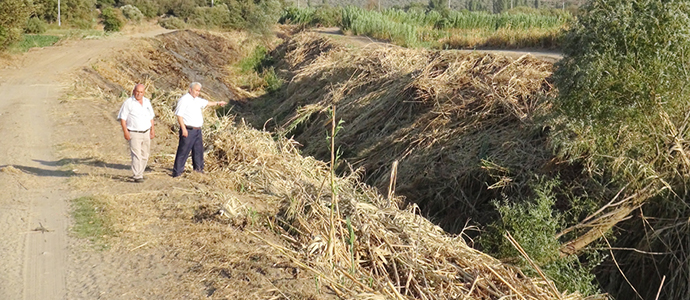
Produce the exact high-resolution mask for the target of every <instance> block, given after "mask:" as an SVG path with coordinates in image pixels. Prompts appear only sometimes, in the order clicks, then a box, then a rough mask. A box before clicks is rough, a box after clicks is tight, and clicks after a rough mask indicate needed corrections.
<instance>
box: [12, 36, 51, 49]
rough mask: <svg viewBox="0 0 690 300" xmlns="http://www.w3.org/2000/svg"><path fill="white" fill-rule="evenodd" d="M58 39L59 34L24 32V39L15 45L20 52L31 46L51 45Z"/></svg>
mask: <svg viewBox="0 0 690 300" xmlns="http://www.w3.org/2000/svg"><path fill="white" fill-rule="evenodd" d="M59 40H60V37H59V36H55V35H45V34H25V35H24V39H23V40H22V41H21V42H19V43H18V44H17V45H16V48H17V50H18V51H20V52H26V51H29V49H31V48H36V47H48V46H52V45H54V44H55V43H57V42H58V41H59Z"/></svg>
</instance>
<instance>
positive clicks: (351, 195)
mask: <svg viewBox="0 0 690 300" xmlns="http://www.w3.org/2000/svg"><path fill="white" fill-rule="evenodd" d="M341 51H342V50H341ZM380 51H383V52H382V53H381V54H380V56H378V57H379V58H380V60H378V61H377V63H378V65H369V66H368V67H367V68H370V69H369V72H377V70H389V71H388V73H384V74H381V77H382V78H383V79H381V80H390V78H389V79H386V74H391V73H395V72H398V74H400V75H404V76H410V74H409V72H414V70H415V66H419V65H420V64H422V63H423V61H424V60H425V58H424V55H418V54H415V53H414V52H409V53H405V54H406V55H407V56H406V59H405V61H404V62H402V61H396V60H394V59H390V60H387V59H385V56H386V55H385V54H386V53H385V51H392V50H380ZM343 53H346V52H343ZM157 56H158V55H156V54H153V55H152V57H157ZM392 57H399V56H392ZM443 57H444V56H443V55H440V56H437V57H436V60H434V61H440V62H443V61H447V60H443V59H442V58H443ZM352 59H359V61H360V62H361V63H362V65H364V62H363V61H364V58H361V57H359V58H358V57H356V56H354V55H353V56H352ZM118 61H119V62H118ZM111 63H112V66H113V70H116V71H113V72H111V73H107V74H106V73H99V74H100V76H97V77H93V76H91V77H89V78H91V80H93V81H92V82H91V84H93V85H95V86H102V84H103V82H110V83H113V82H118V84H119V83H121V84H130V83H132V82H134V81H137V80H138V79H136V78H134V77H128V76H131V75H126V74H127V73H126V72H124V71H123V70H125V69H124V68H123V66H120V64H124V62H123V61H121V60H119V59H117V58H116V59H115V60H113V61H111ZM474 63H475V64H477V63H479V64H481V63H482V60H481V59H476V60H474ZM484 63H485V64H488V62H484ZM142 65H143V66H149V67H148V68H150V69H152V68H153V67H150V66H151V65H145V64H140V65H139V66H142ZM490 66H491V65H490V64H488V65H487V67H490ZM504 67H505V66H504ZM132 68H133V70H135V71H132V74H134V73H143V72H147V71H148V70H150V69H146V68H144V69H138V67H137V66H136V65H132ZM505 69H506V70H507V69H510V67H509V65H508V67H505ZM334 70H335V71H336V72H338V71H339V70H341V69H338V68H334ZM401 70H409V72H408V73H406V72H403V71H401ZM424 70H425V71H424V72H427V73H429V74H435V75H434V76H435V77H439V76H445V75H443V74H444V73H445V70H446V69H443V68H441V69H439V68H434V67H429V68H426V69H424ZM320 72H322V73H325V72H327V70H321V71H320ZM171 74H177V73H171ZM494 74H497V75H496V76H494V77H496V78H500V77H501V76H499V75H500V74H501V72H497V73H494ZM508 74H510V72H506V75H503V76H509V75H508ZM449 77H451V78H452V76H449ZM170 80H172V79H170V78H167V79H163V78H159V81H164V82H169V81H170ZM296 80H300V79H299V78H298V79H296ZM361 80H364V81H366V80H365V79H361ZM372 80H376V79H372ZM512 80H513V81H515V82H520V80H517V79H512ZM354 82H361V81H354ZM391 84H396V86H398V85H399V83H395V82H394V81H391ZM429 84H430V85H424V84H422V82H421V81H416V84H412V82H408V83H406V84H405V86H404V87H405V89H404V90H405V91H406V93H412V94H415V95H419V96H418V99H419V100H418V102H420V103H419V104H418V105H419V107H427V106H431V108H433V110H432V111H434V112H443V111H444V110H443V109H441V107H442V106H443V104H444V103H442V101H434V100H429V99H426V98H424V96H423V95H426V94H425V92H424V91H428V90H431V89H440V90H442V91H446V93H449V92H448V91H447V90H448V89H449V88H448V86H445V87H444V86H441V85H435V84H433V83H429ZM152 85H154V84H152ZM431 85H433V86H431ZM448 85H450V84H448ZM518 85H519V84H515V85H513V86H518ZM156 86H157V85H156ZM365 88H366V87H365V86H361V85H343V87H342V88H341V89H334V90H333V91H332V93H331V94H330V95H329V97H331V98H330V99H346V98H343V97H342V95H345V94H346V93H345V92H344V91H346V90H348V89H350V90H352V89H365ZM487 89H492V90H493V89H497V88H496V87H487ZM181 92H182V91H181V90H176V91H173V92H169V91H168V92H165V93H162V92H160V90H158V89H156V93H161V94H159V95H160V96H158V97H157V98H156V99H158V100H159V101H154V103H156V102H157V103H159V104H158V105H160V106H159V107H157V109H158V116H159V118H161V119H162V120H163V122H164V123H166V124H167V125H169V126H173V125H172V124H174V118H173V116H172V112H170V111H168V112H165V110H166V109H167V110H169V109H170V106H171V105H172V102H173V101H175V99H176V98H177V96H179V93H181ZM387 93H388V94H390V95H393V94H395V93H394V90H391V91H388V92H387ZM505 93H511V92H510V91H509V90H508V91H505ZM210 94H213V92H212V91H211V92H210ZM368 99H369V100H373V96H370V97H369V98H368ZM384 99H385V98H384ZM453 99H455V100H456V101H461V100H463V99H460V98H453ZM366 100H367V99H366V98H365V99H364V100H363V101H366ZM514 100H515V101H512V102H511V101H507V100H506V101H496V102H495V103H492V104H491V105H493V106H497V107H501V108H502V109H503V110H505V111H506V112H505V113H504V114H507V115H510V114H528V113H529V111H526V110H529V109H530V108H525V105H520V101H523V102H524V100H522V98H519V97H518V98H515V99H514ZM324 101H325V100H324ZM341 101H342V102H340V104H341V106H345V105H344V104H346V103H345V102H344V100H341ZM425 101H427V102H433V103H431V104H429V103H426V102H425ZM347 104H349V105H352V106H355V105H358V104H359V102H356V101H355V102H349V103H347ZM412 105H417V104H412ZM465 105H466V106H468V107H475V109H474V110H473V112H474V114H481V113H482V112H485V113H488V114H490V113H492V110H490V109H487V108H483V107H486V104H478V103H474V102H472V101H467V103H465ZM389 109H391V110H395V109H396V108H395V107H389ZM407 109H410V108H409V107H408V108H406V111H407ZM461 113H462V112H461V111H454V112H453V114H461ZM370 117H371V116H370ZM397 117H402V114H401V115H397ZM470 117H471V116H470ZM475 118H476V119H479V120H482V116H475ZM361 121H362V122H368V121H367V120H365V119H362V120H361ZM206 122H207V126H205V127H206V128H208V129H207V130H206V132H205V134H206V135H205V137H204V139H205V140H206V141H207V142H206V144H207V145H209V146H210V147H208V149H207V150H208V152H209V153H208V160H207V165H208V169H209V171H211V172H209V173H210V174H209V175H204V176H200V177H199V178H198V179H199V180H208V178H212V179H213V181H214V185H216V186H218V185H224V187H227V188H232V189H236V190H240V189H242V190H244V191H248V192H251V193H254V194H256V195H259V194H262V193H263V194H268V195H270V197H274V198H278V199H282V204H281V208H280V212H279V213H278V214H277V215H276V216H275V218H274V220H275V221H276V225H278V226H275V228H272V229H273V230H278V231H281V232H282V234H281V235H280V236H281V237H282V238H283V239H284V240H285V243H283V244H279V243H277V242H272V240H274V239H273V238H267V237H266V236H265V235H261V234H263V233H261V234H260V233H256V238H259V239H262V240H263V241H264V242H265V243H267V244H269V245H271V246H272V247H273V249H274V250H275V251H276V253H279V254H280V255H282V256H284V257H288V258H289V259H290V260H292V262H293V263H294V264H295V265H297V266H299V267H300V268H302V269H305V270H308V271H310V272H312V273H314V274H317V282H318V283H320V284H323V285H324V286H328V287H329V288H330V289H331V290H332V291H333V292H335V293H336V294H337V295H338V296H339V297H341V298H343V299H413V298H417V299H500V298H509V299H582V297H581V296H579V295H578V294H568V293H561V292H558V291H557V290H556V289H555V288H554V287H553V284H552V283H551V282H550V281H549V280H547V279H546V278H536V279H534V278H529V277H527V276H525V275H524V274H522V273H521V272H520V271H519V270H518V269H517V268H514V267H511V266H507V265H504V264H502V263H501V262H500V261H498V260H496V259H494V258H491V257H490V256H488V255H485V254H483V253H481V252H479V251H476V250H474V249H472V248H471V247H469V246H468V245H466V243H465V242H464V240H463V238H462V236H451V235H448V234H446V233H445V232H444V231H443V230H442V229H441V228H439V227H438V226H435V225H433V224H432V223H431V222H430V221H428V220H427V219H425V218H422V217H421V216H420V215H419V210H418V209H417V208H416V206H409V208H408V209H406V210H400V209H398V204H399V203H400V202H401V199H399V198H384V197H382V196H381V195H380V194H379V193H378V192H377V191H376V190H375V189H374V188H372V187H370V186H368V185H365V184H363V183H362V182H361V180H360V177H361V174H360V173H359V172H357V171H353V172H349V175H347V176H343V177H338V178H333V183H332V184H330V183H329V182H330V180H331V179H332V178H331V170H330V166H329V165H328V164H326V163H324V162H322V161H319V160H316V159H314V158H312V157H302V156H301V155H300V153H299V151H298V150H297V148H296V147H295V145H296V142H295V141H293V140H290V139H285V138H275V137H274V136H273V135H272V134H271V133H269V132H266V131H258V130H255V129H253V128H251V127H250V126H249V125H247V124H245V123H244V122H243V121H240V122H237V124H235V123H236V122H235V120H234V119H233V118H232V117H231V116H221V117H217V116H215V115H209V116H207V118H206ZM452 122H455V123H458V122H459V121H458V120H456V117H453V116H452V115H437V116H436V117H435V118H432V119H430V120H428V121H427V123H429V124H428V125H429V126H431V125H433V126H438V127H439V132H440V131H442V130H440V129H443V128H445V127H444V126H442V124H449V123H452ZM477 123H478V121H477V122H474V123H472V124H477ZM368 124H369V125H372V124H371V123H368ZM439 124H441V125H439ZM458 124H459V123H458ZM463 124H464V123H463ZM463 126H464V127H463V128H465V129H464V130H469V129H467V128H466V127H467V126H470V125H463ZM493 126H497V125H493ZM446 127H447V126H446ZM456 127H461V126H460V125H458V126H456ZM416 130H417V129H415V128H410V129H408V130H407V131H405V130H402V129H399V130H398V131H401V132H408V134H411V132H415V131H416ZM457 130H460V129H457ZM362 134H376V132H373V133H368V132H366V133H365V132H364V131H363V132H362ZM436 137H437V136H431V137H429V138H427V139H422V140H421V141H420V142H418V143H417V146H415V147H421V146H420V145H426V147H428V146H429V144H433V142H434V138H436ZM169 140H175V139H174V138H171V139H169ZM209 141H211V142H209ZM322 142H323V143H322V145H321V146H319V145H317V144H314V145H312V146H311V147H324V148H325V147H326V146H325V141H322ZM334 196H335V197H337V198H336V199H338V201H333V199H334V198H333V197H334ZM218 198H223V197H218ZM223 199H224V198H223ZM237 202H238V201H237V199H230V200H228V202H227V203H225V204H221V205H219V206H221V207H222V211H223V214H221V215H222V216H223V217H226V218H237V217H241V215H242V214H245V215H246V214H247V212H246V211H243V209H242V204H241V203H237ZM333 203H335V204H336V205H335V206H333V205H332V204H333ZM333 213H335V215H334V217H335V218H334V221H333V222H332V221H331V220H332V219H331V215H332V214H333ZM188 221H189V222H193V220H188ZM228 224H230V225H229V226H232V224H233V222H228ZM219 228H221V227H219V226H216V227H214V229H213V231H214V232H217V231H218V230H220V229H219ZM227 230H231V229H230V228H227ZM197 233H198V232H195V234H197ZM199 234H201V233H199ZM329 237H334V238H333V239H329ZM214 255H220V254H218V253H216V254H214ZM228 255H229V254H228ZM218 259H219V260H221V261H228V260H233V259H227V258H218Z"/></svg>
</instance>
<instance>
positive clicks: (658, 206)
mask: <svg viewBox="0 0 690 300" xmlns="http://www.w3.org/2000/svg"><path fill="white" fill-rule="evenodd" d="M563 53H564V58H563V59H562V60H561V61H560V62H559V63H558V64H557V65H556V71H555V72H554V81H555V84H556V86H557V87H558V89H559V93H560V95H559V96H558V98H557V99H555V101H554V108H555V110H556V112H557V116H556V117H555V118H554V122H553V124H554V128H555V130H554V133H553V135H552V138H553V144H554V146H555V148H556V150H557V152H558V154H559V155H560V156H561V157H563V158H565V159H568V160H571V161H575V162H578V163H581V164H582V165H584V169H585V170H587V171H588V174H590V176H591V177H592V178H593V179H594V180H597V181H599V182H600V183H601V185H602V186H606V187H607V188H608V189H610V190H611V192H612V193H610V194H611V198H613V199H615V200H616V201H619V202H618V203H617V205H616V206H615V207H608V208H607V209H605V210H604V213H605V215H607V216H608V217H607V218H604V219H599V220H598V222H594V223H596V224H595V225H594V226H593V227H591V228H592V229H591V230H590V231H588V232H586V233H585V234H582V235H581V236H580V237H578V238H577V239H576V240H574V241H573V242H572V243H570V244H569V245H567V246H569V247H565V248H563V249H579V248H582V247H584V246H586V245H587V244H588V243H589V242H592V241H593V240H595V239H597V238H598V237H600V236H601V234H602V232H607V231H609V230H611V229H612V228H613V227H614V226H615V225H618V226H623V224H620V222H621V221H623V220H625V219H628V218H629V214H630V213H631V212H632V211H634V210H636V209H637V208H639V207H640V206H642V205H645V213H646V214H649V213H650V212H654V214H655V215H653V217H654V218H653V219H652V220H648V219H647V220H641V219H636V218H633V219H632V221H628V222H629V224H628V223H626V224H625V226H626V227H629V228H633V227H635V226H636V227H635V228H637V229H636V230H630V231H629V232H631V233H632V234H627V235H626V236H624V237H621V241H626V242H627V243H629V244H627V245H620V246H622V247H626V246H628V247H638V248H643V249H645V250H646V251H657V252H663V253H672V254H673V255H672V256H671V257H672V258H669V257H668V256H655V257H654V258H653V259H651V260H658V261H657V262H654V261H652V262H650V266H647V267H643V266H640V264H638V263H630V264H623V265H627V266H631V267H629V268H628V269H626V270H624V272H625V273H626V274H627V275H628V276H629V277H631V273H632V272H640V270H645V269H657V270H658V266H660V265H664V266H668V267H665V268H669V269H671V270H672V271H669V273H668V274H669V277H668V278H667V280H666V283H665V285H664V293H666V297H662V298H666V299H681V298H687V295H686V292H685V291H686V290H687V288H689V287H690V286H689V285H688V281H687V280H686V279H687V278H688V276H689V275H690V270H689V269H688V268H687V265H686V261H687V260H688V258H690V255H688V253H686V252H687V250H683V248H682V247H683V245H687V244H688V243H689V242H690V238H688V237H690V228H688V226H682V227H678V228H675V227H674V228H675V229H673V230H667V231H663V232H652V233H650V234H649V235H647V236H645V230H651V231H653V230H654V228H664V227H668V226H675V225H674V223H673V222H675V221H673V220H677V219H684V220H687V219H688V217H690V208H688V206H687V205H686V203H687V201H688V200H689V198H690V197H689V196H690V193H689V191H690V189H689V188H688V187H689V185H688V183H689V182H690V180H688V179H690V157H688V153H687V152H688V142H686V141H687V140H688V139H689V138H690V114H689V113H688V110H689V108H690V89H688V88H687V87H686V86H687V82H688V81H690V72H689V71H690V65H688V63H687V62H689V61H690V2H689V1H687V0H634V1H630V0H592V1H591V2H590V3H588V4H587V5H586V6H585V7H584V13H583V14H582V15H581V16H579V17H578V20H577V22H576V23H575V24H573V25H572V27H571V29H570V30H569V31H568V33H567V35H566V38H565V41H564V44H563ZM614 195H616V196H615V197H614ZM611 198H609V199H606V200H604V201H606V202H608V201H609V200H611ZM604 204H606V203H605V202H603V203H601V205H602V206H604ZM635 221H639V223H634V222H635ZM643 221H644V222H643ZM664 222H666V223H664ZM669 223H671V224H669ZM634 224H638V225H634ZM640 224H642V225H640ZM587 225H592V224H591V223H590V224H587ZM636 232H638V233H639V234H636ZM662 259H666V260H667V261H664V262H663V263H660V262H661V260H662ZM619 260H620V258H619ZM659 272H660V271H659ZM673 272H676V273H675V274H673ZM654 274H657V273H654ZM614 275H615V274H614ZM671 275H673V276H672V277H671ZM658 277H660V276H658ZM638 278H645V279H644V280H640V284H641V285H649V286H645V288H647V290H646V291H648V292H650V291H651V292H656V289H657V288H658V287H659V283H660V282H659V281H660V278H657V276H650V275H649V274H638ZM655 279H656V280H655ZM626 286H627V285H626ZM638 290H640V287H639V286H638ZM642 290H643V291H641V292H642V293H643V294H644V292H645V291H644V289H642ZM647 295H650V294H649V293H647ZM653 296H654V295H653V294H652V295H651V297H652V298H653ZM617 298H621V299H625V298H629V297H617ZM644 298H649V297H648V296H645V297H644Z"/></svg>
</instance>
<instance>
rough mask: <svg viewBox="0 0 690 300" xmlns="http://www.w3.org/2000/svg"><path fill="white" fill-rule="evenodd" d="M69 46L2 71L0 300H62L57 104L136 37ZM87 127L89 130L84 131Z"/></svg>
mask: <svg viewBox="0 0 690 300" xmlns="http://www.w3.org/2000/svg"><path fill="white" fill-rule="evenodd" d="M165 32H168V31H167V30H164V29H162V28H157V29H155V30H150V31H147V32H144V33H139V34H136V35H121V36H116V37H108V38H104V39H98V40H81V41H70V42H66V43H64V44H62V45H60V46H54V47H47V48H43V49H38V50H35V51H30V52H29V53H26V54H24V55H23V56H22V57H21V59H22V60H23V66H21V67H18V68H5V69H2V70H0V88H1V89H2V91H3V97H2V98H0V132H1V133H2V134H1V135H0V170H1V171H0V257H2V260H3V261H2V263H0V299H64V298H65V294H66V291H65V286H66V270H67V258H68V255H69V253H68V252H69V251H68V245H67V243H68V239H67V229H68V226H69V217H68V209H67V208H68V202H67V200H68V199H71V197H72V196H73V195H71V194H70V191H69V190H68V189H67V188H66V187H65V186H66V184H65V182H66V178H67V177H69V176H70V175H71V172H70V171H65V170H61V168H60V161H58V159H57V158H56V155H55V148H54V145H56V143H59V142H60V140H61V138H60V137H57V136H54V135H53V128H54V125H55V120H57V119H60V118H64V116H59V115H55V111H56V107H57V105H58V103H59V100H58V98H59V97H60V95H61V94H62V93H64V92H65V91H66V89H67V88H68V87H69V82H68V79H69V76H68V74H69V73H70V72H72V71H73V70H74V69H75V68H78V67H82V66H86V65H88V64H89V62H90V61H92V60H93V59H95V58H98V57H99V56H100V55H102V54H105V53H108V52H111V51H116V50H120V49H124V48H125V47H126V46H127V45H128V44H129V43H131V41H132V39H131V38H133V37H148V36H154V35H157V34H161V33H165ZM84 126H88V124H84Z"/></svg>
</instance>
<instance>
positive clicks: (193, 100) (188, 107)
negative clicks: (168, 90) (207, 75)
mask: <svg viewBox="0 0 690 300" xmlns="http://www.w3.org/2000/svg"><path fill="white" fill-rule="evenodd" d="M200 93H201V83H198V82H192V83H191V84H190V85H189V92H188V93H187V94H185V95H184V96H182V97H181V98H180V100H177V107H176V108H175V116H177V122H178V123H179V124H180V142H179V144H178V145H177V153H176V154H175V163H174V164H173V172H172V176H173V177H177V176H180V175H182V172H184V165H185V163H186V162H187V158H188V157H189V153H190V152H191V153H192V166H193V167H194V171H197V172H202V173H203V172H204V145H203V140H202V136H201V126H203V125H204V118H203V115H202V110H203V109H204V108H205V107H206V106H216V105H225V104H227V102H225V101H221V102H212V101H208V100H206V99H202V98H199V94H200Z"/></svg>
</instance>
